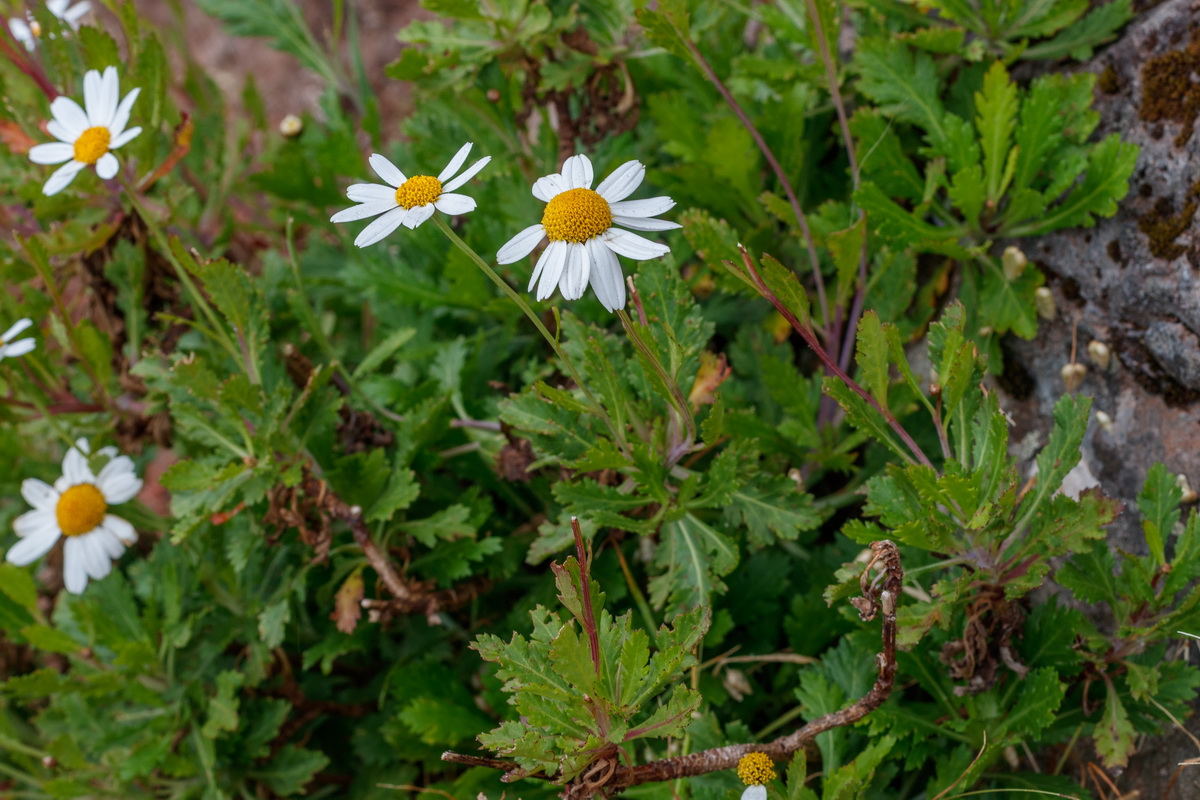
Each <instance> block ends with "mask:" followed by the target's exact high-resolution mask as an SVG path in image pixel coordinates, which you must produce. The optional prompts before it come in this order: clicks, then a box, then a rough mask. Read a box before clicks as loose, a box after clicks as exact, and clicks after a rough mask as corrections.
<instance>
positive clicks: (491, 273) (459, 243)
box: [433, 214, 625, 447]
mask: <svg viewBox="0 0 1200 800" xmlns="http://www.w3.org/2000/svg"><path fill="white" fill-rule="evenodd" d="M433 221H434V222H435V223H437V226H438V228H440V229H441V231H442V233H444V234H446V238H447V239H449V240H450V243H451V244H453V245H454V246H455V247H457V248H458V249H459V250H461V251H462V253H463V255H465V256H466V257H467V258H469V259H471V261H473V262H475V266H477V267H479V268H480V269H481V270H483V274H484V275H487V276H488V278H490V279H491V281H492V283H494V284H496V285H497V286H498V287H500V290H501V291H502V292H504V293H505V294H506V295H508V299H510V300H512V301H513V302H514V303H516V304H517V307H518V308H520V309H521V311H523V312H525V316H526V317H528V318H529V321H530V322H532V323H533V326H534V327H535V328H537V329H538V333H540V334H541V335H542V338H543V339H545V340H546V343H547V344H549V345H550V348H551V349H552V350H554V354H555V355H556V356H558V360H559V361H561V362H562V365H563V366H564V367H566V368H567V371H568V372H570V373H571V379H572V380H574V381H575V385H576V386H578V387H579V388H580V389H581V390H582V391H583V393H584V395H585V396H586V397H587V399H588V400H589V401H591V405H592V413H593V414H595V415H596V416H597V417H599V418H600V419H601V420H602V421H603V422H604V424H605V426H607V427H608V430H609V431H610V432H611V433H612V435H613V438H614V439H615V440H616V441H617V442H618V443H619V444H621V445H622V447H624V443H625V437H624V435H623V434H624V431H619V430H617V429H616V428H615V427H614V426H613V423H612V420H611V419H610V418H609V416H608V414H607V413H606V412H605V411H604V407H603V406H601V405H600V403H599V402H598V401H597V400H596V398H595V396H593V395H592V393H591V392H590V391H589V390H588V388H587V384H585V383H584V382H583V378H582V377H581V376H580V374H579V372H578V370H576V369H575V365H574V363H572V361H571V358H570V357H569V356H568V355H567V353H566V351H565V350H563V349H562V346H561V345H560V344H559V343H558V338H557V337H555V336H554V335H553V334H551V333H550V331H549V330H547V329H546V326H545V325H543V324H542V320H541V318H540V317H538V315H537V314H536V313H535V312H534V310H533V309H532V308H531V307H530V305H529V303H528V301H526V300H525V298H524V297H522V296H521V295H519V294H517V292H516V290H515V289H513V288H512V287H511V286H509V285H508V283H507V282H506V281H505V280H504V279H503V278H501V277H500V276H499V275H498V274H496V270H494V269H492V268H491V266H490V265H489V264H488V263H487V262H486V261H484V260H483V259H482V258H480V256H479V254H478V253H476V252H475V250H474V249H472V247H471V245H469V244H467V243H466V242H464V241H463V240H462V239H461V238H460V237H459V235H458V234H457V233H455V232H454V231H453V229H451V227H450V226H449V225H448V224H446V220H444V219H443V218H442V217H441V215H439V214H434V216H433Z"/></svg>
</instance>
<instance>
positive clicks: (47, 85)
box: [0, 22, 58, 102]
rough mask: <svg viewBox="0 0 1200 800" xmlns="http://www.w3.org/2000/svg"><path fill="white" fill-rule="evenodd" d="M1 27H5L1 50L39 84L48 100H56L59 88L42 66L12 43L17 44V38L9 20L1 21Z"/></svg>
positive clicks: (1, 37)
mask: <svg viewBox="0 0 1200 800" xmlns="http://www.w3.org/2000/svg"><path fill="white" fill-rule="evenodd" d="M0 28H3V29H4V35H3V36H0V52H2V53H3V54H4V57H5V58H7V59H8V60H9V61H11V62H12V63H13V66H15V67H16V68H17V69H19V70H21V72H24V73H25V74H26V75H27V76H28V77H29V79H30V80H31V81H33V82H34V83H36V84H37V87H38V88H39V89H41V90H42V94H44V95H46V99H47V100H49V101H50V102H54V98H56V97H58V90H57V89H55V88H54V84H52V83H51V82H50V79H49V78H47V77H46V73H45V72H44V71H43V70H42V68H41V67H39V66H38V65H37V64H35V63H34V62H33V61H31V60H30V59H29V58H27V57H25V56H24V55H21V54H18V53H17V51H16V50H15V49H14V48H13V46H12V45H13V44H16V41H17V40H16V39H15V38H14V37H13V35H12V31H10V30H9V28H8V23H7V22H0ZM10 43H11V44H10Z"/></svg>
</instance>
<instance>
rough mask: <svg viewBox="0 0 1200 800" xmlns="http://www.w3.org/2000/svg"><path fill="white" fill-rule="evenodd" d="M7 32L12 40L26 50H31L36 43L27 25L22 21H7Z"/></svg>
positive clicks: (15, 19)
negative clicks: (23, 46)
mask: <svg viewBox="0 0 1200 800" xmlns="http://www.w3.org/2000/svg"><path fill="white" fill-rule="evenodd" d="M8 30H9V31H10V32H11V33H12V35H13V38H14V39H16V40H17V41H18V42H20V43H21V44H23V45H25V49H26V50H33V48H34V46H35V45H36V42H35V37H34V35H33V31H31V30H30V29H29V23H27V22H26V21H25V20H23V19H17V18H16V17H13V18H12V19H10V20H9V21H8Z"/></svg>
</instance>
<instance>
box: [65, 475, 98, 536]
mask: <svg viewBox="0 0 1200 800" xmlns="http://www.w3.org/2000/svg"><path fill="white" fill-rule="evenodd" d="M106 513H108V503H107V502H106V501H105V499H104V495H103V494H101V492H100V490H99V489H97V488H96V487H95V486H93V485H92V484H90V483H80V484H78V485H76V486H72V487H71V488H70V489H67V490H66V491H65V492H63V493H62V497H60V498H58V506H57V507H56V508H55V509H54V515H55V516H56V517H58V527H59V530H61V531H62V532H63V536H79V535H80V534H83V533H88V532H89V531H93V530H95V529H96V528H97V527H99V525H100V523H101V522H103V521H104V515H105V514H106Z"/></svg>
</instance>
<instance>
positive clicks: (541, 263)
mask: <svg viewBox="0 0 1200 800" xmlns="http://www.w3.org/2000/svg"><path fill="white" fill-rule="evenodd" d="M562 246H563V243H562V242H551V243H550V244H549V246H548V247H547V248H546V249H545V250H543V251H542V254H541V256H539V257H538V260H537V264H536V265H534V268H533V274H532V275H530V276H529V286H528V287H526V289H525V291H527V292H532V291H533V287H534V286H536V285H537V281H538V277H539V276H541V274H542V269H543V268H544V267H545V266H546V265H547V264H549V263H550V259H549V256H548V254H549V253H550V251H551V250H558V249H559V248H561V247H562ZM557 257H558V256H557V253H556V254H555V258H557Z"/></svg>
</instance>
